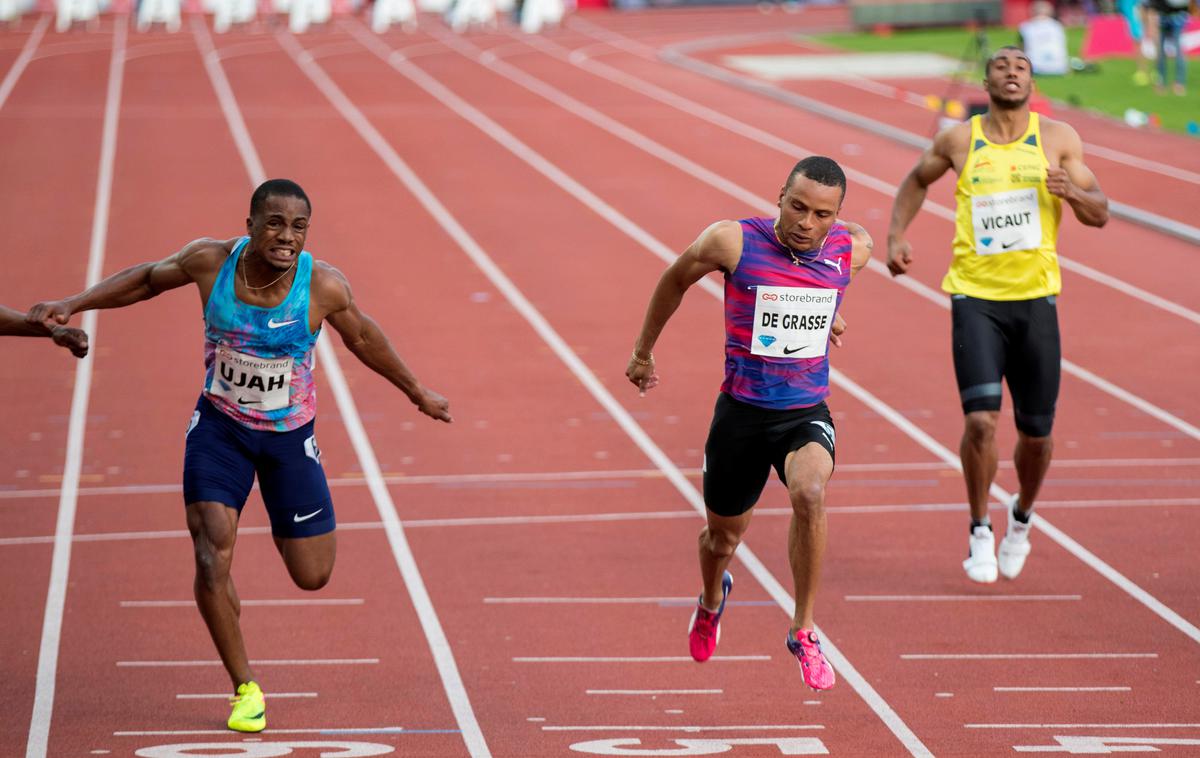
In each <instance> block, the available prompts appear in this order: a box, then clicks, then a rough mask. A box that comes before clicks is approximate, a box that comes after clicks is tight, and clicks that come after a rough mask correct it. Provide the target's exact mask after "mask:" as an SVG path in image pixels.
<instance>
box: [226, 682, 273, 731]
mask: <svg viewBox="0 0 1200 758" xmlns="http://www.w3.org/2000/svg"><path fill="white" fill-rule="evenodd" d="M229 704H230V705H232V706H233V713H231V714H229V722H228V725H229V728H230V729H232V730H234V731H235V732H261V731H262V730H263V729H266V728H267V699H266V697H265V696H264V695H263V691H262V689H261V688H259V686H258V682H246V683H245V684H239V685H238V688H237V697H231V698H229Z"/></svg>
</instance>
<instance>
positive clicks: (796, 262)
mask: <svg viewBox="0 0 1200 758" xmlns="http://www.w3.org/2000/svg"><path fill="white" fill-rule="evenodd" d="M771 231H773V232H775V241H776V242H778V243H779V244H781V245H783V249H784V250H787V251H788V255H790V256H792V263H793V265H796V266H799V265H800V259H799V258H797V257H796V253H795V252H793V251H792V246H791V245H789V244H788V243H786V242H784V241H783V239H782V238H781V237H780V236H779V227H778V226H775V225H772V226H771Z"/></svg>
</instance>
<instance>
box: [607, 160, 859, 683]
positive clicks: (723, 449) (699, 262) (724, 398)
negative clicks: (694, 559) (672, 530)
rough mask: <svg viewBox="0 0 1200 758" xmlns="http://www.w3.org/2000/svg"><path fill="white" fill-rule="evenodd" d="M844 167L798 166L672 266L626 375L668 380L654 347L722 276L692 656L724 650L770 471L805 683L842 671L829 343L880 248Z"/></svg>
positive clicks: (645, 382) (795, 648)
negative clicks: (785, 499) (821, 596)
mask: <svg viewBox="0 0 1200 758" xmlns="http://www.w3.org/2000/svg"><path fill="white" fill-rule="evenodd" d="M845 195H846V175H845V174H844V173H843V172H842V169H841V167H840V166H838V164H837V163H836V162H834V161H833V160H830V159H829V158H824V157H820V156H812V157H809V158H805V159H804V160H802V161H800V162H799V163H797V164H796V166H795V168H793V169H792V172H791V174H789V175H788V178H787V181H786V182H785V183H784V185H783V188H782V189H781V190H780V191H779V216H778V217H777V218H774V219H771V218H748V219H742V220H741V221H719V222H717V223H715V224H713V225H712V226H710V227H708V228H707V229H705V230H704V232H703V233H701V235H700V237H699V238H697V240H696V241H695V242H693V243H692V244H691V246H690V247H688V249H687V250H685V251H684V252H683V254H682V255H680V256H679V258H678V259H677V260H676V261H675V262H674V263H672V264H671V266H670V267H668V268H667V270H666V272H664V273H663V275H662V277H661V278H660V279H659V281H658V286H657V287H655V289H654V294H653V295H652V296H651V298H650V305H649V306H648V307H647V309H646V318H645V321H644V323H643V324H642V331H641V333H640V334H639V335H638V338H637V341H636V342H635V343H634V348H633V356H632V357H631V358H630V361H629V365H628V367H627V368H626V371H625V375H626V376H627V377H629V380H630V381H631V382H633V383H634V384H635V385H637V387H638V389H639V390H641V392H642V394H643V395H644V394H645V393H646V391H647V390H649V389H651V388H653V387H655V386H657V385H658V374H657V373H656V371H655V365H654V356H653V354H652V353H651V349H652V348H653V347H654V344H655V342H657V340H658V337H659V334H661V333H662V330H663V327H665V326H666V324H667V320H668V319H670V317H671V315H672V314H673V313H674V312H675V310H676V309H677V308H678V307H679V304H680V302H681V301H682V300H683V295H684V293H685V292H687V290H688V288H690V287H691V286H692V285H693V284H695V283H696V282H698V281H700V279H701V278H703V277H704V276H706V275H707V274H710V273H712V272H714V271H720V272H722V273H723V274H724V275H725V381H724V382H723V383H722V384H721V393H720V395H718V397H717V406H716V410H715V412H714V414H713V421H712V426H711V428H710V430H709V434H708V441H707V443H705V446H704V504H705V506H706V511H707V513H706V516H707V522H708V523H707V526H705V528H704V530H703V531H702V532H701V533H700V575H701V578H702V580H703V584H704V590H703V592H702V593H701V594H700V599H699V602H698V603H697V605H696V609H695V611H694V612H693V614H692V620H691V624H690V626H689V627H688V645H689V647H690V649H691V654H692V658H694V659H695V660H697V661H706V660H708V659H709V658H710V657H711V656H712V654H713V651H715V650H716V647H717V639H718V637H719V631H720V626H719V625H720V621H721V615H722V613H723V612H724V610H725V599H726V597H727V596H728V595H729V592H730V590H731V589H732V588H733V576H732V575H731V574H730V573H729V572H728V571H727V570H726V567H727V566H728V565H729V561H730V560H731V559H732V558H733V553H734V551H735V550H736V549H737V546H738V543H739V542H740V541H741V538H742V534H743V533H744V532H745V531H746V528H747V527H748V526H749V525H750V514H751V509H752V508H753V507H754V505H755V503H757V502H758V498H759V496H760V495H761V494H762V489H763V487H764V486H765V485H766V483H767V477H768V476H769V475H770V472H771V469H772V468H774V469H775V472H776V473H777V474H778V476H779V478H780V479H781V480H782V481H783V483H784V484H785V485H787V488H788V495H789V498H790V500H791V504H792V512H793V515H792V523H791V534H790V535H789V539H788V546H789V550H788V553H789V555H788V557H789V560H790V563H791V567H792V574H793V579H794V581H795V590H796V608H795V613H794V615H793V618H792V625H791V628H790V629H789V630H788V633H787V646H788V650H789V651H791V653H792V655H794V656H795V657H796V660H797V661H798V662H799V664H800V671H801V674H802V676H803V677H804V682H805V684H807V685H808V686H809V687H812V688H813V689H814V690H824V689H829V688H830V687H832V686H833V684H834V679H835V677H834V672H833V668H832V667H830V665H829V663H828V661H826V660H825V656H824V655H823V654H822V653H821V645H820V642H819V641H818V639H817V635H816V633H815V632H814V631H813V629H814V626H815V622H814V621H813V605H814V601H815V599H816V590H817V583H818V579H819V574H820V568H821V557H822V555H823V553H824V552H825V485H826V483H827V482H828V481H829V477H830V476H831V475H832V474H833V461H834V439H835V432H834V428H833V419H832V417H831V416H830V414H829V409H828V408H827V407H826V406H825V398H826V397H827V396H828V395H829V346H830V344H833V345H840V344H841V342H840V339H839V337H838V334H840V332H841V331H842V329H844V326H845V325H844V323H843V322H841V321H840V319H839V317H838V307H839V306H840V305H841V302H842V296H843V295H844V294H845V292H846V285H848V284H849V283H850V278H851V276H853V275H854V273H855V272H857V271H858V270H859V269H860V268H862V267H863V266H865V265H866V263H867V260H868V259H869V258H870V256H871V238H870V235H868V234H867V233H866V230H864V229H863V228H862V227H860V226H858V225H857V224H847V223H844V222H841V221H839V220H838V218H837V214H838V211H839V210H840V209H841V207H842V200H843V199H844V198H845Z"/></svg>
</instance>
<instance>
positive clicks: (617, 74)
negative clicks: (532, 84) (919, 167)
mask: <svg viewBox="0 0 1200 758" xmlns="http://www.w3.org/2000/svg"><path fill="white" fill-rule="evenodd" d="M524 41H525V42H527V43H528V44H529V45H532V46H534V47H538V48H540V49H542V50H543V51H546V52H548V53H550V54H552V55H554V56H555V57H557V58H560V59H564V60H569V61H570V62H571V63H572V64H573V65H575V66H577V67H579V68H582V69H584V70H586V71H589V72H590V73H592V74H595V75H596V76H599V77H601V78H604V79H607V80H609V81H611V82H614V83H616V84H619V85H621V86H623V87H626V88H628V89H631V90H633V91H635V92H639V93H641V94H643V95H645V96H647V97H649V98H651V99H654V100H658V101H659V102H662V103H665V104H667V105H670V106H671V107H673V108H676V109H677V110H680V111H682V112H684V113H687V114H689V115H692V116H695V117H697V118H700V119H702V120H704V121H707V122H709V123H711V124H714V125H716V126H719V127H721V128H723V129H726V130H727V131H730V132H733V133H734V134H738V135H740V136H742V137H745V138H746V139H749V140H752V141H754V142H758V143H759V144H761V145H765V146H766V147H770V148H772V149H775V150H777V151H779V152H782V153H784V154H786V155H788V156H789V158H791V157H794V156H796V155H810V154H813V153H814V151H813V150H810V149H808V148H806V147H803V146H801V145H796V144H794V143H792V142H789V141H788V140H785V139H783V138H781V137H777V136H776V135H774V134H771V133H769V132H766V131H764V130H762V129H759V128H758V127H755V126H751V125H750V124H747V123H745V122H743V121H739V120H738V119H736V118H733V117H732V116H728V115H726V114H724V113H721V112H720V111H716V110H714V109H712V108H709V107H708V106H705V105H701V104H700V103H697V102H695V101H693V100H690V99H688V98H685V97H683V96H682V95H678V94H676V93H674V92H671V91H669V90H666V89H663V88H662V87H659V86H657V85H655V84H651V83H649V82H647V81H645V80H643V79H641V78H639V77H636V76H633V75H632V74H627V73H625V72H624V71H621V70H620V69H618V68H616V67H614V66H610V65H608V64H605V63H601V62H599V61H596V60H594V59H587V60H584V61H576V60H573V59H571V56H570V52H569V51H568V50H567V49H566V48H563V47H562V46H561V45H558V44H556V43H553V42H550V41H548V40H545V39H542V38H540V37H537V36H528V37H526V38H524ZM843 168H844V169H845V171H846V176H847V177H848V178H851V179H853V180H854V181H855V182H857V183H859V184H861V185H863V186H865V187H868V188H870V189H873V190H875V191H876V192H879V193H881V194H883V195H886V196H888V197H895V196H896V192H897V191H898V187H897V186H896V185H893V184H891V183H889V182H886V181H884V180H882V179H878V178H877V177H874V176H871V175H870V174H866V173H864V172H861V171H858V170H856V169H853V168H849V167H845V166H844V167H843ZM921 210H922V212H928V213H931V214H933V215H935V216H938V217H940V218H943V219H945V220H948V221H953V220H954V211H953V210H951V209H950V208H948V207H946V206H944V205H941V204H939V203H936V202H933V201H929V200H927V201H926V202H925V204H924V205H923V206H922V208H921ZM1058 260H1059V265H1060V266H1062V268H1064V269H1067V270H1070V271H1073V272H1074V273H1077V274H1079V275H1081V276H1083V277H1086V278H1091V279H1093V280H1094V281H1096V282H1097V283H1099V284H1102V285H1104V286H1107V287H1112V286H1114V282H1116V283H1118V287H1117V290H1118V291H1119V292H1120V293H1122V294H1125V295H1128V296H1130V297H1133V298H1135V299H1137V300H1141V301H1142V302H1144V303H1146V304H1148V305H1151V306H1153V307H1156V308H1159V309H1161V310H1165V311H1167V312H1168V313H1171V314H1173V315H1176V316H1179V317H1180V318H1184V319H1186V320H1188V321H1191V322H1192V323H1194V324H1200V312H1196V311H1194V310H1192V309H1191V308H1188V307H1186V306H1183V305H1180V304H1179V303H1176V302H1173V301H1171V300H1168V299H1166V298H1164V297H1160V296H1159V295H1155V294H1154V293H1152V292H1149V291H1147V290H1144V289H1142V288H1140V287H1136V286H1134V285H1132V284H1128V283H1125V282H1120V280H1117V279H1115V278H1113V277H1110V276H1108V275H1107V274H1102V273H1101V272H1099V271H1097V270H1096V269H1093V268H1092V267H1090V266H1087V265H1084V264H1082V263H1079V262H1077V261H1075V260H1074V259H1071V258H1066V257H1064V256H1063V255H1062V254H1061V253H1060V254H1059V256H1058ZM884 273H886V272H884ZM887 276H888V278H889V279H890V278H891V275H890V274H887ZM903 279H904V277H901V278H900V279H896V280H895V281H896V282H897V283H900V282H901V281H902V280H903ZM921 286H924V285H921ZM931 291H932V290H931Z"/></svg>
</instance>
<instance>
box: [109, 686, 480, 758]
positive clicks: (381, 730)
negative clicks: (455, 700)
mask: <svg viewBox="0 0 1200 758" xmlns="http://www.w3.org/2000/svg"><path fill="white" fill-rule="evenodd" d="M270 697H275V696H274V695H270ZM411 731H412V730H409V729H405V728H404V727H402V726H377V727H361V728H357V729H340V728H338V727H328V728H325V729H320V728H317V729H280V728H278V727H274V726H273V727H271V734H405V733H410V732H411ZM438 731H442V730H438ZM446 731H457V730H446ZM206 734H219V735H224V736H226V737H233V735H231V734H230V733H229V730H228V729H150V730H144V731H123V732H113V736H114V737H182V736H188V735H196V736H201V735H206ZM250 742H251V739H245V743H250ZM245 743H243V744H245ZM264 744H270V743H264ZM234 745H235V749H238V750H241V749H242V748H241V746H238V745H237V743H234ZM193 747H197V748H199V749H203V746H193ZM215 747H216V748H226V747H229V743H224V744H221V745H216V746H215ZM296 747H300V745H297V746H296ZM325 747H332V746H325ZM245 749H247V750H252V748H251V747H250V746H249V745H246V748H245ZM289 753H290V751H289V752H288V753H282V755H288V754H289ZM191 754H192V755H200V754H198V753H191ZM260 754H261V753H260ZM176 755H178V753H176ZM185 755H187V753H185ZM207 755H215V754H214V753H207ZM225 755H240V756H247V755H251V756H252V755H255V753H253V752H248V753H247V752H237V753H232V754H231V753H225ZM266 755H281V753H266ZM319 755H353V753H343V752H338V753H328V752H325V753H320V754H319Z"/></svg>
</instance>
